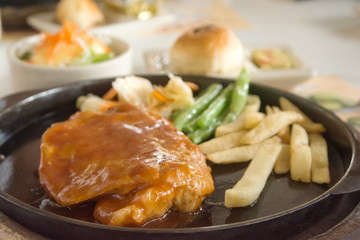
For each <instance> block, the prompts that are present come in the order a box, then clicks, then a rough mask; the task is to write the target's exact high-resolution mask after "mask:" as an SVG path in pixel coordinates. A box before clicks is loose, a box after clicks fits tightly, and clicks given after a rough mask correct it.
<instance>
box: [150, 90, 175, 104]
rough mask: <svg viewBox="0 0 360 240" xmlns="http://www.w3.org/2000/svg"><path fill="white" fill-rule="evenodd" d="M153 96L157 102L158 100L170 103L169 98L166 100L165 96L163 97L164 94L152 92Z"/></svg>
mask: <svg viewBox="0 0 360 240" xmlns="http://www.w3.org/2000/svg"><path fill="white" fill-rule="evenodd" d="M153 94H154V96H155V97H156V98H157V99H158V100H160V101H162V102H171V99H169V98H167V97H166V96H164V94H162V93H161V92H159V91H158V90H154V91H153Z"/></svg>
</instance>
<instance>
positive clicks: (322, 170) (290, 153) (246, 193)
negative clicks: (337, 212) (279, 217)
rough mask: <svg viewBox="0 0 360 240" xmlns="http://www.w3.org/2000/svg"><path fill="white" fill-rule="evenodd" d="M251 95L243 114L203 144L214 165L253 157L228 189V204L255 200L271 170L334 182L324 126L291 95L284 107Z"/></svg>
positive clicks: (281, 101)
mask: <svg viewBox="0 0 360 240" xmlns="http://www.w3.org/2000/svg"><path fill="white" fill-rule="evenodd" d="M260 105H261V100H260V98H259V97H258V96H256V95H249V97H248V100H247V104H246V106H245V108H244V110H243V112H242V113H241V115H240V116H239V117H238V118H237V119H236V120H235V121H233V122H231V123H227V124H224V125H220V126H219V127H217V129H216V132H215V137H214V138H213V139H211V140H209V141H206V142H203V143H201V144H200V145H199V147H200V149H201V150H202V151H203V153H204V154H206V156H207V159H208V160H209V161H211V162H213V163H215V164H228V163H239V162H247V161H251V162H250V163H249V165H248V167H247V169H246V170H245V173H244V175H243V176H242V178H241V179H240V180H239V181H238V182H237V183H236V184H235V186H234V187H233V188H232V189H228V190H226V192H225V201H224V202H225V206H226V207H244V206H249V205H252V204H253V203H254V202H255V201H256V200H257V199H258V198H259V196H260V194H261V192H262V190H263V188H264V187H265V184H266V181H267V179H268V177H269V175H270V174H271V173H272V172H274V173H275V174H285V173H288V172H289V173H290V177H291V179H292V180H294V181H300V182H304V183H310V182H314V183H318V184H326V183H330V171H329V160H328V151H327V143H326V140H325V139H324V137H323V135H322V133H323V132H325V127H324V126H323V125H322V124H320V123H315V122H314V121H312V120H311V119H310V118H309V117H308V116H307V115H306V114H305V113H303V112H302V111H301V110H300V109H299V108H298V107H297V106H296V105H294V104H293V103H292V102H290V101H289V100H288V99H287V98H284V97H280V98H279V106H280V107H277V106H266V107H265V112H266V113H262V112H260V111H259V110H260Z"/></svg>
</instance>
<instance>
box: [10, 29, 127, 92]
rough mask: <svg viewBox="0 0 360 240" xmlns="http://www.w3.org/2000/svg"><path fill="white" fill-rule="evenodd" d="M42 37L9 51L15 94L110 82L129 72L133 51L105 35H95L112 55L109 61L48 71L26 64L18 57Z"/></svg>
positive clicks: (29, 39)
mask: <svg viewBox="0 0 360 240" xmlns="http://www.w3.org/2000/svg"><path fill="white" fill-rule="evenodd" d="M41 37H42V35H35V36H31V37H27V38H24V39H22V40H20V41H18V42H16V43H14V44H13V45H11V46H10V47H9V49H8V57H9V62H10V72H11V75H12V79H13V84H12V85H13V88H14V90H15V91H24V90H31V89H42V88H52V87H58V86H61V85H66V84H69V83H73V82H78V81H83V80H95V79H100V78H112V77H117V76H121V75H128V74H130V73H131V72H132V50H131V47H130V45H129V44H128V43H126V42H125V41H123V40H121V39H119V38H115V37H112V36H107V35H95V37H96V38H98V39H99V40H101V41H103V42H104V43H106V44H107V45H108V46H109V47H110V48H111V49H112V50H113V52H114V53H115V57H114V58H113V59H110V60H106V61H103V62H98V63H94V64H90V65H85V66H68V67H49V66H40V65H35V64H31V63H27V62H25V61H23V60H21V59H20V57H21V56H22V55H23V54H24V53H25V52H27V51H29V50H31V49H32V48H33V47H34V46H35V45H37V43H38V42H39V41H40V39H41Z"/></svg>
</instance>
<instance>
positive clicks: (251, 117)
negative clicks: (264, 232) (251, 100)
mask: <svg viewBox="0 0 360 240" xmlns="http://www.w3.org/2000/svg"><path fill="white" fill-rule="evenodd" d="M264 118H265V114H264V113H262V112H251V113H248V114H246V115H245V126H244V128H245V129H252V128H254V127H255V126H256V125H258V124H259V123H260V122H261V121H262V120H263V119H264Z"/></svg>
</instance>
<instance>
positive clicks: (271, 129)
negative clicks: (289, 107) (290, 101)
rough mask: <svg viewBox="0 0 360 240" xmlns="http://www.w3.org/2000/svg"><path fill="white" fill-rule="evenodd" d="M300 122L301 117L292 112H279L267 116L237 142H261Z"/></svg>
mask: <svg viewBox="0 0 360 240" xmlns="http://www.w3.org/2000/svg"><path fill="white" fill-rule="evenodd" d="M301 120H303V117H302V115H301V114H300V113H297V112H293V111H281V112H277V113H274V114H271V115H267V116H266V117H265V118H264V119H263V120H262V121H261V122H260V123H259V124H258V125H257V126H256V127H255V128H253V129H251V130H250V131H249V132H247V133H246V134H245V135H244V136H242V138H241V139H240V140H239V142H240V143H241V144H253V143H258V142H262V141H264V140H265V139H267V138H269V137H271V136H273V135H275V134H276V133H277V132H278V131H279V130H280V129H282V128H284V127H286V126H288V125H290V124H292V123H294V122H299V121H301Z"/></svg>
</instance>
